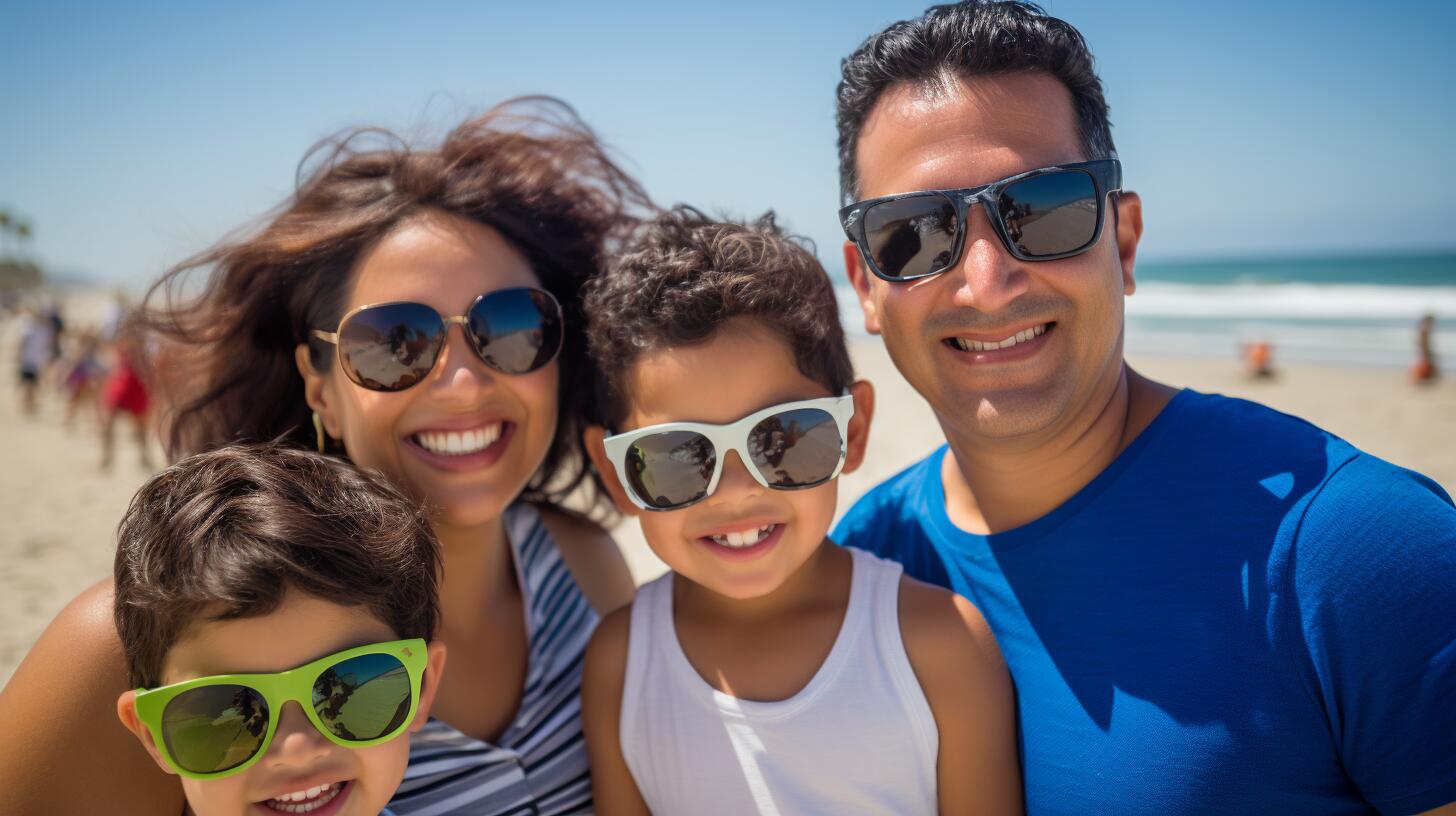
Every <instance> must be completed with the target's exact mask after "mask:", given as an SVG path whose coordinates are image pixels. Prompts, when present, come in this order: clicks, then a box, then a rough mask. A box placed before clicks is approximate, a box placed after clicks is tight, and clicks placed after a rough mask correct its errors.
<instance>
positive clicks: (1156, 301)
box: [1127, 281, 1456, 321]
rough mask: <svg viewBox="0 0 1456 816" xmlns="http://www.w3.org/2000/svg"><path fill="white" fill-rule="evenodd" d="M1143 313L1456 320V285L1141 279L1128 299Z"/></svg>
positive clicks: (1135, 312)
mask: <svg viewBox="0 0 1456 816" xmlns="http://www.w3.org/2000/svg"><path fill="white" fill-rule="evenodd" d="M1127 313H1128V315H1129V316H1138V317H1206V318H1222V319H1230V318H1239V319H1242V318H1266V319H1267V318H1294V319H1334V320H1348V319H1356V320H1362V319H1363V320H1370V319H1383V320H1410V321H1414V320H1416V319H1417V318H1419V317H1420V316H1421V315H1423V314H1427V313H1434V314H1435V315H1436V316H1437V317H1438V318H1440V317H1446V318H1450V319H1456V286H1378V285H1324V284H1310V283H1278V284H1257V283H1236V284H1230V285H1223V286H1211V285H1201V284H1187V283H1161V282H1157V281H1153V282H1149V283H1145V284H1140V285H1139V286H1138V289H1137V293H1136V294H1134V295H1133V296H1132V297H1130V298H1128V300H1127Z"/></svg>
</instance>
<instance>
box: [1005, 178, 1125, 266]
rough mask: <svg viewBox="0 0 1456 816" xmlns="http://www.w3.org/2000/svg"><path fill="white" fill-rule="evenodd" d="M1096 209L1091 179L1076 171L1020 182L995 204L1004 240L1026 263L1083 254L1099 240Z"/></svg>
mask: <svg viewBox="0 0 1456 816" xmlns="http://www.w3.org/2000/svg"><path fill="white" fill-rule="evenodd" d="M1100 205H1101V201H1100V200H1099V198H1098V196H1097V185H1096V184H1095V183H1093V181H1092V176H1091V175H1089V174H1087V173H1084V172H1082V171H1080V170H1068V171H1065V172H1061V173H1051V174H1048V175H1045V176H1033V177H1032V178H1029V179H1027V180H1026V181H1019V182H1017V183H1015V184H1013V185H1011V186H1010V187H1007V188H1006V189H1005V190H1003V191H1002V193H1001V198H1000V201H999V202H998V203H997V206H998V207H1000V210H1001V220H1002V221H1003V222H1004V223H1005V224H1006V235H1007V237H1008V238H1009V239H1010V240H1011V243H1013V244H1014V245H1015V246H1016V249H1017V251H1019V252H1020V253H1021V254H1022V255H1024V256H1026V257H1029V258H1036V257H1045V256H1047V255H1061V254H1064V253H1068V252H1076V251H1077V250H1079V249H1085V248H1086V247H1087V246H1088V245H1089V244H1091V243H1092V239H1093V237H1094V236H1095V235H1096V234H1097V219H1098V217H1099V212H1098V210H1099V209H1100V208H1101V207H1100Z"/></svg>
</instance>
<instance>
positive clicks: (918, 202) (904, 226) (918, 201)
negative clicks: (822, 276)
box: [864, 193, 959, 278]
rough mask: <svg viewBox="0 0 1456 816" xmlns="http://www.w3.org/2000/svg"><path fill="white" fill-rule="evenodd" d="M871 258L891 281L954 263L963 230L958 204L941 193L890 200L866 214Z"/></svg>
mask: <svg viewBox="0 0 1456 816" xmlns="http://www.w3.org/2000/svg"><path fill="white" fill-rule="evenodd" d="M864 222H865V223H864V230H865V232H864V234H865V241H866V243H868V245H869V251H870V259H871V260H872V261H873V262H874V265H875V268H876V269H878V270H879V271H880V274H882V275H884V276H885V277H889V278H916V277H920V276H921V275H929V274H930V273H932V272H938V271H940V270H942V269H944V268H945V267H947V266H949V265H950V264H951V261H952V260H953V259H954V255H955V243H956V240H955V239H956V231H957V230H958V229H959V226H958V224H957V219H956V209H955V204H954V203H952V202H951V200H950V199H949V198H946V197H945V196H943V195H940V194H939V193H928V194H926V195H919V196H913V197H911V198H901V199H896V200H894V201H886V202H884V203H881V204H876V205H875V206H873V207H871V208H870V209H869V210H868V211H866V212H865V215H864Z"/></svg>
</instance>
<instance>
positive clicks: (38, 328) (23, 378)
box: [18, 309, 55, 417]
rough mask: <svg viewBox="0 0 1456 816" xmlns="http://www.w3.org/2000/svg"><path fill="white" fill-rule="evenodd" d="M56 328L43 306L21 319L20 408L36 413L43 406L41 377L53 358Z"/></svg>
mask: <svg viewBox="0 0 1456 816" xmlns="http://www.w3.org/2000/svg"><path fill="white" fill-rule="evenodd" d="M54 351H55V329H54V327H53V326H52V324H51V322H50V320H48V319H46V318H45V317H44V316H43V315H42V314H41V313H40V311H39V310H37V309H27V310H26V311H25V313H24V315H23V316H22V317H21V320H20V355H19V360H18V362H19V369H20V412H21V414H22V415H24V416H27V417H34V416H35V415H36V413H37V411H39V409H40V381H41V377H42V376H44V375H45V371H46V368H47V367H48V366H49V365H50V363H51V360H52V359H53V357H52V354H53V353H54Z"/></svg>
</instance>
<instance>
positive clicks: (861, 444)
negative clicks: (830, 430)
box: [839, 380, 875, 474]
mask: <svg viewBox="0 0 1456 816" xmlns="http://www.w3.org/2000/svg"><path fill="white" fill-rule="evenodd" d="M849 393H850V395H852V396H853V397H854V416H853V417H851V418H850V420H849V439H847V440H845V442H844V467H843V468H842V469H840V471H839V472H840V474H845V473H853V472H855V471H856V470H858V469H859V466H860V465H861V464H864V457H865V448H866V447H867V446H868V445H869V443H870V421H871V420H872V419H874V417H875V387H874V386H873V385H871V384H870V381H869V380H856V381H855V383H854V385H851V386H850V387H849Z"/></svg>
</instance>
